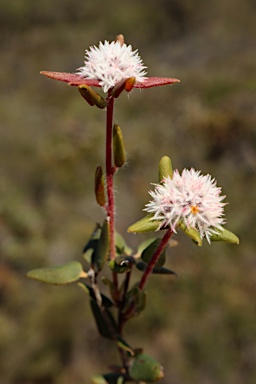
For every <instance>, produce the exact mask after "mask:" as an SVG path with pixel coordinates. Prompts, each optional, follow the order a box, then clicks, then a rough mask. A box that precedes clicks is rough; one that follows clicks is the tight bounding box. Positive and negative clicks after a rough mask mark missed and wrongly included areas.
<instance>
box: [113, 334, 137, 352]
mask: <svg viewBox="0 0 256 384" xmlns="http://www.w3.org/2000/svg"><path fill="white" fill-rule="evenodd" d="M117 339H118V342H117V345H118V347H119V348H121V349H122V350H123V351H125V352H128V353H129V355H130V356H134V351H133V349H132V348H131V347H130V345H129V344H128V343H127V342H126V340H124V339H123V338H121V337H120V336H118V338H117Z"/></svg>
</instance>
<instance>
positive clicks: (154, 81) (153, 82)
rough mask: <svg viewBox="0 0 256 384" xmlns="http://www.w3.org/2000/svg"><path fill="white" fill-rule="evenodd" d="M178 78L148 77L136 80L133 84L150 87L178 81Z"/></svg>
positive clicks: (135, 86) (137, 86) (136, 86)
mask: <svg viewBox="0 0 256 384" xmlns="http://www.w3.org/2000/svg"><path fill="white" fill-rule="evenodd" d="M179 82H180V80H178V79H172V78H169V77H148V78H147V79H146V80H144V81H143V82H141V83H140V82H136V83H135V84H134V88H151V87H157V86H161V85H167V84H173V83H179Z"/></svg>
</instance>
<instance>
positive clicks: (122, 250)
mask: <svg viewBox="0 0 256 384" xmlns="http://www.w3.org/2000/svg"><path fill="white" fill-rule="evenodd" d="M115 245H116V253H117V254H118V255H119V256H121V255H126V256H130V255H131V254H132V249H131V248H130V247H128V245H127V244H126V242H125V240H124V238H123V237H122V236H121V235H120V233H118V232H115Z"/></svg>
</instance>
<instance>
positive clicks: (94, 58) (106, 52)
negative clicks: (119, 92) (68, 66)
mask: <svg viewBox="0 0 256 384" xmlns="http://www.w3.org/2000/svg"><path fill="white" fill-rule="evenodd" d="M145 68H147V67H145V66H144V64H143V62H142V59H141V58H140V56H139V54H138V51H137V50H135V51H133V50H132V46H131V45H126V44H120V42H119V41H112V42H111V43H110V42H108V41H105V42H104V43H102V42H100V44H99V47H96V46H93V47H90V48H89V49H88V50H86V51H85V62H84V66H83V67H80V68H78V70H77V71H78V72H77V73H78V74H79V75H81V76H83V77H86V78H87V79H97V80H99V82H100V85H101V87H102V89H103V91H104V92H107V91H108V90H109V89H110V88H112V87H114V86H115V85H116V84H117V83H118V82H119V81H121V80H123V79H127V78H129V77H135V78H136V81H138V82H143V81H144V80H145V79H146V77H145V75H146V74H147V73H146V71H145Z"/></svg>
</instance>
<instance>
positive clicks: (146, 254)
mask: <svg viewBox="0 0 256 384" xmlns="http://www.w3.org/2000/svg"><path fill="white" fill-rule="evenodd" d="M151 240H152V241H151V242H150V243H149V245H148V246H147V247H146V248H145V249H144V251H143V252H142V254H141V259H142V260H143V261H144V262H145V263H149V262H150V260H151V259H152V256H153V254H154V253H155V251H156V250H157V248H158V246H159V244H160V243H161V241H162V239H160V238H156V239H151ZM165 261H166V257H165V249H164V250H163V252H162V253H161V256H160V257H159V259H158V261H157V263H156V265H155V266H156V267H162V266H163V265H164V263H165Z"/></svg>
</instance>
